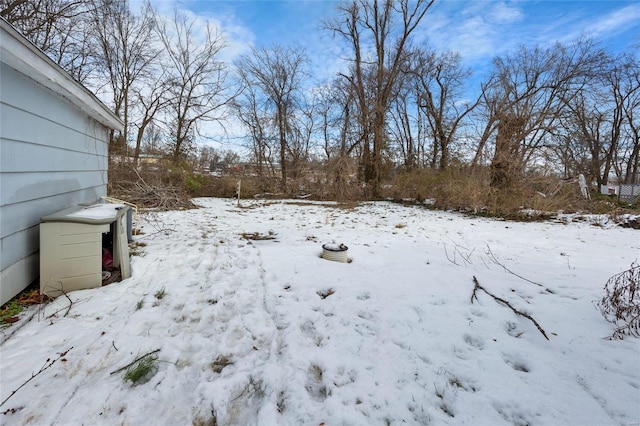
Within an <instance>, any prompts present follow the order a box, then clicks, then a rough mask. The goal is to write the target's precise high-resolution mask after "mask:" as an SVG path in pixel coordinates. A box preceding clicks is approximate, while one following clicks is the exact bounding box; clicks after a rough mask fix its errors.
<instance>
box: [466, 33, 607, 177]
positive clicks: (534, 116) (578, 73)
mask: <svg viewBox="0 0 640 426" xmlns="http://www.w3.org/2000/svg"><path fill="white" fill-rule="evenodd" d="M602 59H603V52H602V51H601V50H599V49H596V48H595V46H594V44H593V42H592V41H591V40H578V41H577V42H575V43H573V44H571V45H569V46H564V45H562V44H556V45H554V46H553V47H550V48H546V49H543V48H540V47H535V48H527V47H521V48H520V49H519V50H518V51H517V52H516V53H515V54H507V55H505V56H503V57H500V58H496V59H495V60H494V74H493V76H492V78H491V79H490V81H489V83H487V84H486V85H485V86H484V87H483V93H482V97H483V100H482V103H483V107H484V109H485V111H486V113H487V117H486V125H485V130H484V132H483V136H482V138H481V139H480V143H479V146H478V151H477V154H476V158H477V157H478V154H479V153H480V152H481V150H482V149H483V148H484V144H485V143H486V142H487V141H488V140H489V137H490V135H492V134H493V132H494V131H497V133H496V136H495V150H494V154H493V159H492V162H491V184H492V186H494V187H500V188H505V187H508V186H510V185H511V184H512V183H513V182H514V181H516V180H518V179H519V178H520V177H521V175H522V172H523V170H524V169H525V168H526V166H527V164H529V162H530V161H531V159H532V158H535V155H536V154H538V153H539V148H541V146H543V144H544V142H545V141H546V140H547V138H548V137H549V136H550V134H551V133H552V131H553V130H554V128H555V127H556V126H557V124H558V121H559V119H560V117H561V113H562V111H563V109H564V107H565V105H566V104H567V102H568V101H569V100H571V99H573V97H575V96H576V95H577V94H578V93H580V90H581V89H582V88H583V87H584V86H585V85H586V84H587V82H588V81H589V79H590V78H592V77H593V76H594V75H596V74H597V73H598V72H599V69H600V67H601V65H602Z"/></svg>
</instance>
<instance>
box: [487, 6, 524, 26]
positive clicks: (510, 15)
mask: <svg viewBox="0 0 640 426" xmlns="http://www.w3.org/2000/svg"><path fill="white" fill-rule="evenodd" d="M488 17H489V20H490V21H492V22H494V23H497V24H510V23H512V22H518V21H521V20H522V18H523V17H524V14H523V13H522V10H520V9H518V8H517V7H513V6H509V5H507V4H506V3H504V2H500V3H493V4H492V7H491V8H490V9H489V14H488Z"/></svg>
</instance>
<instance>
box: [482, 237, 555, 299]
mask: <svg viewBox="0 0 640 426" xmlns="http://www.w3.org/2000/svg"><path fill="white" fill-rule="evenodd" d="M485 253H486V255H487V256H488V257H489V259H490V260H491V261H492V262H493V263H495V264H496V265H498V266H500V267H502V269H504V270H505V271H506V272H508V273H510V274H511V275H515V276H516V277H518V278H520V279H521V280H524V281H526V282H529V283H531V284H534V285H537V286H538V287H542V288H544V290H545V291H546V292H547V293H551V294H555V292H554V291H553V290H551V289H549V288H547V287H545V286H544V285H542V284H540V283H537V282H535V281H531V280H530V279H528V278H525V277H523V276H522V275H518V274H516V273H515V272H513V271H512V270H511V269H509V268H507V267H506V266H505V265H504V264H503V263H501V262H500V261H499V260H498V259H497V258H496V255H495V254H493V252H492V251H491V247H489V244H487V250H486V251H485Z"/></svg>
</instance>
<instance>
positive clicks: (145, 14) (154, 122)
mask: <svg viewBox="0 0 640 426" xmlns="http://www.w3.org/2000/svg"><path fill="white" fill-rule="evenodd" d="M434 1H435V0H411V1H410V0H380V1H368V0H349V1H346V2H343V3H340V4H339V5H337V6H336V13H335V16H334V18H333V19H330V20H327V21H325V22H319V23H318V24H319V25H321V26H322V27H323V28H324V29H325V30H326V31H328V32H330V33H332V34H333V36H334V39H335V40H336V43H342V44H343V45H344V46H346V50H347V51H348V57H347V58H344V59H345V61H344V64H345V65H344V67H343V69H342V70H341V71H340V73H338V74H337V75H335V76H334V77H333V78H332V79H331V80H328V81H316V76H314V75H313V74H312V73H311V70H310V58H309V52H307V51H306V50H305V49H303V48H301V47H298V46H289V45H272V46H267V47H256V48H252V49H251V51H250V53H248V54H245V55H241V56H240V57H238V58H236V60H235V61H234V62H233V63H227V62H225V61H223V59H222V58H223V53H224V50H225V49H226V48H227V40H225V37H224V34H222V33H221V32H220V30H219V28H218V27H217V26H215V25H213V24H211V23H210V22H206V21H203V20H201V19H200V18H198V17H194V16H192V15H187V14H186V13H184V12H181V11H178V10H177V9H176V10H174V13H173V15H172V16H165V15H161V14H160V13H159V12H158V11H157V10H155V9H154V8H153V7H152V5H151V4H150V3H149V2H146V3H144V4H143V5H142V7H141V8H140V10H135V11H134V10H132V9H131V5H130V4H129V2H127V1H124V0H0V16H2V17H3V18H4V19H6V20H7V21H8V22H10V23H11V24H13V25H14V26H15V27H16V28H17V29H19V30H20V31H21V32H22V33H23V34H24V35H25V36H26V37H28V38H29V39H30V40H31V41H32V42H33V43H34V44H35V45H36V46H38V47H39V48H40V49H42V50H43V51H44V52H45V53H47V55H49V56H50V57H51V58H52V59H53V60H54V61H55V62H57V63H58V64H59V65H60V66H62V67H63V68H64V69H65V70H67V71H68V72H69V73H70V74H71V75H72V76H73V77H75V78H76V79H77V80H78V81H80V82H82V83H83V84H85V85H86V86H88V87H90V88H91V89H93V90H95V91H97V92H100V93H102V94H105V95H108V97H109V101H110V104H111V107H112V108H113V109H114V111H115V113H116V114H118V115H119V116H120V117H121V118H122V120H123V122H124V130H123V131H115V132H113V134H112V137H111V149H110V152H111V153H112V154H119V153H124V152H131V153H132V155H131V156H132V158H133V161H134V162H135V163H136V164H137V162H138V160H139V158H140V154H141V153H142V152H144V151H145V150H146V151H149V150H151V149H155V150H156V151H158V152H162V153H163V154H164V155H166V156H167V157H169V158H171V159H172V160H173V161H176V162H177V161H180V160H183V159H185V158H189V157H190V156H191V157H193V155H194V153H198V154H199V161H200V163H201V164H202V163H210V164H213V161H212V160H211V158H217V157H216V156H219V155H220V153H215V152H213V151H212V150H211V148H206V147H205V148H201V149H200V151H199V152H197V151H198V145H197V143H196V141H197V140H198V139H199V138H206V137H207V136H211V135H206V134H205V131H204V129H205V127H206V125H207V123H217V125H218V128H220V129H221V131H224V128H225V125H227V124H228V123H230V122H231V121H230V120H233V121H234V122H239V123H241V125H242V128H243V129H245V132H246V134H245V138H244V144H245V147H246V148H247V152H248V157H249V158H248V160H249V161H250V162H251V163H252V164H254V165H255V170H256V173H257V174H258V175H259V176H278V178H279V179H280V182H281V186H282V187H283V189H285V190H286V189H287V186H288V184H289V181H290V180H292V179H295V178H296V177H298V176H299V175H300V174H301V173H304V171H305V169H306V167H307V166H308V164H310V163H311V162H315V163H317V162H321V163H323V164H325V165H328V166H329V167H328V168H327V170H329V171H330V174H333V176H330V178H332V179H336V180H338V179H344V175H345V174H347V173H351V174H353V175H355V177H356V179H357V180H358V182H360V183H361V184H362V185H363V186H364V187H366V188H367V190H368V191H369V194H370V195H372V196H376V195H378V193H379V190H380V187H381V185H382V184H383V182H384V181H385V180H386V179H387V177H388V175H389V173H391V172H392V171H396V172H397V171H409V172H410V171H412V170H419V169H430V170H435V171H445V170H448V169H450V168H452V167H467V168H472V169H473V168H486V169H488V170H489V176H490V182H489V184H490V185H491V186H492V187H495V188H509V187H510V186H512V185H514V184H517V183H518V182H521V180H522V179H524V177H525V176H526V175H527V173H531V172H532V171H533V172H539V173H546V174H555V175H557V176H559V177H564V178H569V177H574V176H577V175H578V174H583V175H585V176H586V178H587V180H588V181H590V182H596V183H597V184H599V185H600V184H606V183H607V181H608V180H609V179H610V177H612V176H613V177H615V178H616V179H617V180H618V181H619V182H620V183H639V182H640V176H639V172H640V170H639V169H640V59H639V56H638V53H637V52H638V49H637V47H636V48H635V49H634V50H629V51H626V52H621V53H613V52H610V51H607V50H606V49H604V48H602V47H600V46H599V45H598V43H597V41H596V40H592V39H588V38H581V39H577V40H574V41H571V42H568V43H559V42H557V43H553V44H548V45H538V46H522V47H520V48H518V49H516V50H513V51H510V52H507V53H505V54H502V55H499V56H497V57H495V58H494V60H493V63H492V69H491V72H490V74H489V75H488V77H487V78H485V79H484V81H482V82H481V83H479V87H478V88H477V89H476V90H470V89H469V85H470V83H471V82H472V81H475V80H472V78H473V76H472V70H469V69H465V68H464V67H463V65H462V58H461V56H460V55H459V54H458V53H457V52H453V51H438V50H436V49H434V48H432V47H430V46H429V45H428V44H425V43H422V44H420V43H417V42H416V41H415V39H416V37H415V36H416V33H417V32H418V31H419V30H420V28H422V27H425V26H428V25H429V21H430V15H429V11H430V10H431V9H432V8H433V6H434ZM214 151H215V150H214ZM350 168H351V169H350Z"/></svg>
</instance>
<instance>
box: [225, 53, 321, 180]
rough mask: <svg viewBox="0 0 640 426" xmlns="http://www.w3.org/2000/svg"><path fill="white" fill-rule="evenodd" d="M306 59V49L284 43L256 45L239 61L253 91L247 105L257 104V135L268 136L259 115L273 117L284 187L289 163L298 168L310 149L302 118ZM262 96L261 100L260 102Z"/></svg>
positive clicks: (248, 85)
mask: <svg viewBox="0 0 640 426" xmlns="http://www.w3.org/2000/svg"><path fill="white" fill-rule="evenodd" d="M306 63H307V57H306V54H305V53H304V51H303V50H301V49H299V48H295V47H282V46H273V47H271V48H262V49H253V51H252V53H251V54H250V55H245V56H242V57H240V58H239V59H238V60H237V61H236V67H237V68H238V73H239V75H240V77H241V79H242V80H243V84H244V86H245V87H247V88H248V89H247V90H249V91H250V92H249V95H248V96H249V97H248V98H245V100H247V101H249V103H250V105H247V106H253V107H255V108H256V110H255V111H253V116H254V117H255V120H253V123H252V125H253V126H254V127H253V130H254V131H257V130H259V131H260V132H261V133H260V134H255V133H254V136H260V137H263V136H264V127H262V126H259V127H256V126H258V125H259V124H260V123H261V122H262V120H260V119H259V118H258V116H261V117H265V116H271V117H273V121H272V123H273V126H274V127H275V130H276V134H277V139H278V151H279V159H280V170H281V174H282V186H283V189H284V190H286V189H287V178H288V176H289V173H290V171H289V167H290V166H292V167H293V169H294V172H295V169H296V167H297V165H298V163H299V162H300V160H301V159H302V158H304V157H305V156H306V153H307V152H308V150H307V149H305V148H304V144H305V143H306V141H305V140H304V138H305V137H308V135H305V132H304V130H303V128H304V126H305V124H304V121H301V119H302V118H303V117H301V115H302V114H303V113H304V111H305V110H304V103H305V99H304V96H303V94H302V90H301V89H302V78H303V77H304V76H305V70H304V66H305V65H306ZM258 99H260V100H261V101H258V102H256V101H257V100H258ZM305 117H307V118H309V117H310V116H309V115H305ZM301 137H302V138H303V139H301ZM261 146H264V144H262V145H261Z"/></svg>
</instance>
